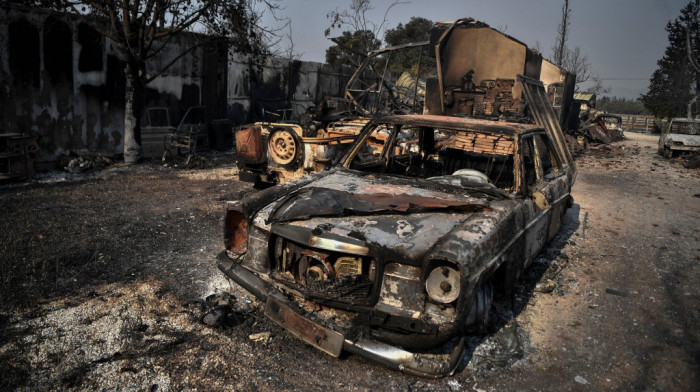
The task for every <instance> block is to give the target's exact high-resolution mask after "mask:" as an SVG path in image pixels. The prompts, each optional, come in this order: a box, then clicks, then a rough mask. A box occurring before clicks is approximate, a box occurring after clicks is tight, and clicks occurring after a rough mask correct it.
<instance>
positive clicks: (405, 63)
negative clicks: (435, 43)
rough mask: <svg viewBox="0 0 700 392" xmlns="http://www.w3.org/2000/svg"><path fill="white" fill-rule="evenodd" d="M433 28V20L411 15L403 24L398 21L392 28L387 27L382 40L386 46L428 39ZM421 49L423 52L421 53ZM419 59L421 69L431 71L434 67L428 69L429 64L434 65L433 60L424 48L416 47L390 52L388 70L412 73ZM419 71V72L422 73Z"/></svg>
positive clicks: (414, 71)
mask: <svg viewBox="0 0 700 392" xmlns="http://www.w3.org/2000/svg"><path fill="white" fill-rule="evenodd" d="M432 28H433V22H432V21H430V20H428V19H425V18H421V17H411V20H410V21H409V22H408V23H406V24H405V25H404V24H401V23H399V25H398V26H396V27H395V28H393V29H388V30H387V31H386V34H384V41H385V42H386V44H387V46H396V45H404V44H408V43H413V42H421V41H428V40H430V30H431V29H432ZM421 50H423V53H422V55H421V52H420V51H421ZM419 57H420V59H421V69H422V71H426V72H427V71H432V72H434V69H429V67H430V66H431V65H434V60H433V59H432V58H431V57H430V56H429V54H428V53H427V52H426V49H425V48H420V47H419V48H416V49H412V50H402V51H397V52H395V53H392V59H391V61H390V63H389V67H388V71H389V72H397V73H400V72H403V71H411V72H412V73H413V74H415V73H416V69H417V66H418V58H419ZM422 71H421V73H423V72H422Z"/></svg>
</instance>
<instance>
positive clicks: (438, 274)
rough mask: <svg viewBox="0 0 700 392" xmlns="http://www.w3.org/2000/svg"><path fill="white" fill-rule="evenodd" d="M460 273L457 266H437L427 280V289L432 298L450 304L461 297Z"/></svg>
mask: <svg viewBox="0 0 700 392" xmlns="http://www.w3.org/2000/svg"><path fill="white" fill-rule="evenodd" d="M459 280H460V273H459V270H458V269H457V268H456V266H453V265H451V264H450V265H445V264H440V265H437V266H435V267H434V268H433V269H432V270H431V271H430V273H429V274H428V278H427V279H426V280H425V291H426V292H427V293H428V298H430V300H432V301H434V302H437V303H441V304H449V303H452V302H454V301H455V300H457V298H459V293H460V283H459Z"/></svg>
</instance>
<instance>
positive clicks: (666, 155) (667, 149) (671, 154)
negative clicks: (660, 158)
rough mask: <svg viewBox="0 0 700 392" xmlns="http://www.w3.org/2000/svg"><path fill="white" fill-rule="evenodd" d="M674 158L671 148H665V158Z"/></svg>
mask: <svg viewBox="0 0 700 392" xmlns="http://www.w3.org/2000/svg"><path fill="white" fill-rule="evenodd" d="M672 156H673V151H671V149H670V148H668V147H664V157H665V158H671V157H672Z"/></svg>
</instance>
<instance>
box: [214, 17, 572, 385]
mask: <svg viewBox="0 0 700 392" xmlns="http://www.w3.org/2000/svg"><path fill="white" fill-rule="evenodd" d="M433 38H434V40H431V45H434V47H435V48H436V51H435V52H436V63H437V67H436V70H437V72H436V76H434V77H429V78H427V80H426V88H425V106H424V109H423V110H424V114H398V115H396V114H388V115H387V114H384V115H378V116H376V117H373V118H363V119H362V120H361V121H362V123H361V124H358V126H357V128H354V130H351V131H350V134H351V135H352V138H348V139H347V140H338V141H334V142H335V143H338V144H341V145H342V148H341V149H339V150H337V151H336V154H337V156H336V158H335V159H334V160H328V161H321V162H323V163H327V164H328V170H324V171H320V172H317V173H315V174H312V175H310V176H306V177H304V178H299V179H297V180H296V181H291V182H288V183H285V184H284V185H281V186H278V187H273V188H269V189H267V190H265V191H263V192H261V193H258V194H255V195H252V196H249V197H248V198H245V199H243V200H241V201H238V202H230V203H229V204H228V206H227V209H226V216H225V219H224V222H225V244H226V250H225V252H222V253H221V254H220V255H219V257H218V266H219V269H220V270H221V271H222V272H223V273H225V274H226V276H228V277H229V278H231V279H232V280H234V281H235V282H237V283H238V284H240V285H241V286H242V287H243V288H245V289H246V290H248V291H249V292H251V293H252V294H254V295H255V296H256V297H258V298H259V299H260V300H261V301H263V302H265V314H266V316H268V317H269V318H270V319H271V320H272V321H274V322H275V323H277V324H279V325H280V326H282V327H284V328H285V329H287V330H288V331H290V332H291V333H292V334H293V335H295V336H297V337H299V338H300V339H302V340H304V341H305V342H306V343H308V344H310V345H312V346H314V347H316V348H318V349H320V350H322V351H324V352H326V353H328V354H330V355H333V356H339V355H340V353H341V352H342V351H348V352H351V353H355V354H358V355H362V356H365V357H368V358H370V359H373V360H376V361H378V362H380V363H383V364H385V365H387V366H389V367H391V368H394V369H397V370H401V371H404V372H408V373H412V374H417V375H422V376H427V377H441V376H445V375H448V374H451V373H452V372H453V371H454V369H455V368H456V367H457V366H458V365H459V363H460V359H461V353H462V350H463V348H464V345H465V333H468V332H470V331H478V330H480V329H481V327H482V326H483V325H485V323H486V322H487V320H488V315H489V310H490V307H491V302H492V297H493V295H494V290H496V289H498V290H503V289H507V288H509V287H512V286H513V284H514V283H515V282H516V280H517V279H518V277H519V275H520V274H521V273H522V271H523V270H524V269H525V268H526V267H527V266H528V265H529V264H530V263H531V262H532V260H533V259H534V258H535V256H537V254H538V253H539V251H540V250H541V249H542V247H543V246H544V245H545V243H546V242H547V241H548V240H549V239H551V238H552V237H553V236H554V235H555V234H556V233H557V232H558V231H559V228H560V226H561V222H562V217H563V214H564V212H565V211H566V209H567V208H568V207H569V206H570V205H571V196H570V190H571V186H572V185H573V182H574V180H575V177H576V169H575V166H574V163H573V159H572V157H571V154H570V152H569V150H568V148H567V146H566V142H565V140H564V135H563V132H562V130H561V125H560V121H561V119H562V113H561V111H560V112H556V111H555V110H554V109H553V108H552V106H551V104H550V102H549V101H548V96H547V93H546V90H545V86H544V84H543V83H542V82H541V81H540V80H539V78H540V76H541V75H540V73H541V69H542V68H541V64H542V61H543V60H542V58H541V56H539V55H538V54H536V53H535V52H532V51H531V50H529V49H528V48H527V47H526V46H525V45H523V44H521V43H520V42H518V41H516V40H514V39H512V38H510V37H508V36H506V35H504V34H502V33H500V32H498V31H496V30H494V29H491V28H489V27H488V26H486V25H484V24H482V23H479V22H476V21H474V20H473V19H462V20H459V21H457V22H454V23H452V24H438V25H437V27H436V30H435V32H434V34H433ZM476 42H479V47H480V50H481V51H482V52H483V53H488V56H486V55H484V56H468V55H466V54H468V53H475V50H476V49H475V44H476ZM495 47H501V48H503V47H510V49H512V50H509V51H507V53H509V55H508V57H507V58H503V55H500V57H499V54H498V53H500V52H498V51H495V49H494V48H495ZM489 48H491V49H494V50H489ZM482 52H480V53H482ZM512 53H517V55H516V56H512V55H511V54H512ZM559 75H563V74H562V73H559ZM564 76H566V75H564ZM370 87H371V86H370ZM380 89H381V87H380ZM415 89H416V87H414V90H415ZM414 97H415V96H414ZM355 98H357V97H356V96H355ZM414 103H415V100H414ZM266 127H267V132H265V131H264V129H265V128H266ZM306 131H307V132H308V129H307V130H306ZM236 137H237V142H238V143H240V145H239V147H238V152H239V155H240V156H241V158H243V159H244V160H245V161H247V162H248V164H247V165H248V166H247V167H248V168H250V167H251V166H250V164H251V163H253V162H254V163H255V164H258V165H263V166H264V167H266V169H265V170H269V168H270V167H273V168H274V167H275V166H274V165H270V158H272V161H275V160H276V161H278V163H279V164H281V165H282V166H283V165H284V164H285V163H289V162H291V161H294V160H295V159H296V160H299V161H301V160H302V158H300V157H307V155H304V153H307V152H308V151H309V146H308V144H305V146H306V147H304V150H303V151H302V150H301V149H300V147H301V145H302V143H300V140H303V139H302V138H303V137H305V136H304V130H303V128H302V127H301V126H298V125H290V124H269V125H268V126H263V124H255V125H252V126H249V127H246V128H244V129H242V130H241V131H239V132H238V133H237V134H236ZM313 141H316V140H313ZM325 145H326V146H332V145H333V144H332V143H328V142H325ZM266 146H267V150H266ZM318 152H319V150H316V151H315V152H313V153H314V154H316V155H314V154H312V155H311V157H314V156H318V155H317V154H318ZM297 154H299V155H297ZM304 159H305V158H304ZM316 163H318V162H316ZM260 173H261V174H263V175H267V173H269V171H268V172H267V173H263V172H260ZM279 173H283V172H279ZM286 173H295V174H293V176H292V178H297V177H299V175H300V174H306V173H303V172H299V171H294V172H292V171H289V170H288V171H287V172H286ZM282 176H287V174H282ZM292 178H289V177H285V180H287V179H292ZM280 182H282V181H280Z"/></svg>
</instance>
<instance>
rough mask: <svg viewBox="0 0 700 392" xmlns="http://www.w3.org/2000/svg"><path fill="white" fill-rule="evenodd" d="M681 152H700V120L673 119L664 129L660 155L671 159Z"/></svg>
mask: <svg viewBox="0 0 700 392" xmlns="http://www.w3.org/2000/svg"><path fill="white" fill-rule="evenodd" d="M681 152H700V120H698V119H688V118H672V119H671V121H669V123H668V125H666V126H664V127H663V128H662V131H661V135H659V150H658V153H659V154H660V155H663V156H664V157H667V158H671V157H672V156H674V155H676V154H678V153H681Z"/></svg>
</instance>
